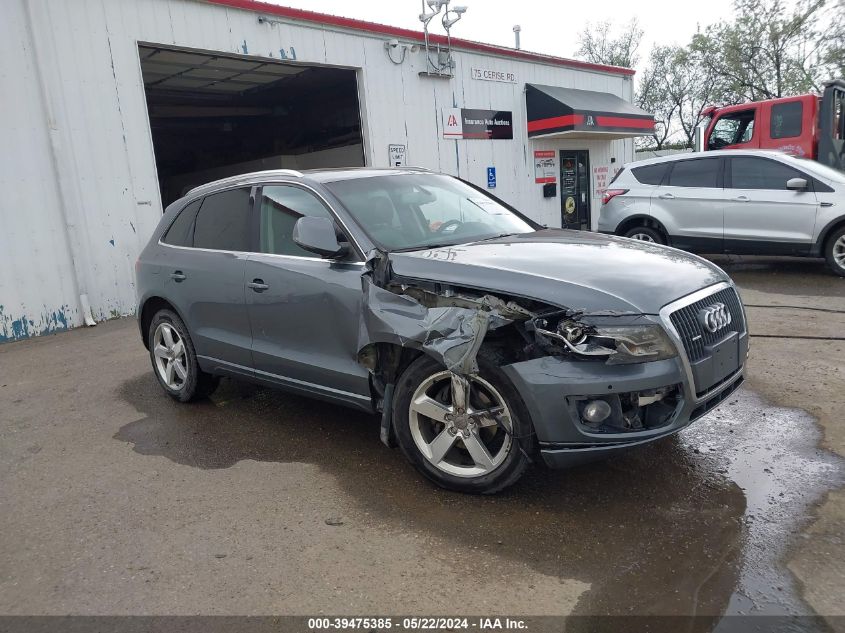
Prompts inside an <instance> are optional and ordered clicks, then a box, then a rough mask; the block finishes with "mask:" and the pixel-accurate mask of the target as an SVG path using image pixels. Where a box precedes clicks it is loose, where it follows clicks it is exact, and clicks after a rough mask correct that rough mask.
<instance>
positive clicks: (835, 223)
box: [812, 216, 845, 257]
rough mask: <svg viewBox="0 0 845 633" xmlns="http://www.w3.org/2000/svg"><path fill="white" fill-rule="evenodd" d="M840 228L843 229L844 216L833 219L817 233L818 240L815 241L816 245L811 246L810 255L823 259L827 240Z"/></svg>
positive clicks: (844, 225)
mask: <svg viewBox="0 0 845 633" xmlns="http://www.w3.org/2000/svg"><path fill="white" fill-rule="evenodd" d="M842 227H845V216H841V217H838V218H835V219H833V220H831V221H830V222H828V224H827V226H825V227H824V228H823V229H822V230H821V232H820V233H819V239H818V240H816V243H815V245H814V246H813V251H812V254H813V255H816V256H821V257H824V253H825V249H826V248H827V240H828V239H829V238H830V236H831V235H833V234H834V233H836V231H838V230H839V229H841V228H842Z"/></svg>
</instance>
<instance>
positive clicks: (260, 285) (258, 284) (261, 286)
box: [246, 279, 270, 292]
mask: <svg viewBox="0 0 845 633" xmlns="http://www.w3.org/2000/svg"><path fill="white" fill-rule="evenodd" d="M246 287H247V288H252V289H253V290H255V292H264V291H265V290H267V289H268V288H269V287H270V286H268V285H267V284H265V283H264V280H263V279H253V280H252V281H251V282H249V283H248V284H247V285H246Z"/></svg>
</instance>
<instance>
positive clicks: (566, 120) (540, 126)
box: [528, 114, 654, 132]
mask: <svg viewBox="0 0 845 633" xmlns="http://www.w3.org/2000/svg"><path fill="white" fill-rule="evenodd" d="M594 119H595V122H596V125H595V127H596V130H597V131H601V128H604V127H616V128H619V127H622V128H631V129H635V130H651V129H654V119H635V118H630V117H619V116H596V117H594ZM583 124H584V115H583V114H567V115H564V116H555V117H551V118H548V119H537V120H536V121H529V122H528V131H529V132H542V131H544V130H552V129H556V128H560V127H569V126H572V125H583Z"/></svg>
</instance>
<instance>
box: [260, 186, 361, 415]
mask: <svg viewBox="0 0 845 633" xmlns="http://www.w3.org/2000/svg"><path fill="white" fill-rule="evenodd" d="M303 216H319V217H329V218H333V219H334V216H333V214H332V212H331V211H330V209H329V208H328V206H327V205H326V203H325V202H324V201H323V200H322V198H321V197H319V196H318V195H317V194H316V193H315V192H313V191H312V190H310V189H308V188H305V187H301V186H298V185H294V184H285V185H282V184H279V185H265V186H264V187H263V188H262V189H261V190H260V192H258V196H257V203H256V220H257V222H258V231H259V235H260V238H259V246H258V248H257V250H258V251H259V252H257V253H253V254H252V255H251V256H250V258H249V261H248V262H247V263H246V283H247V300H246V301H247V309H248V312H249V320H250V323H251V326H252V358H253V363H254V367H255V373H256V377H257V378H261V379H263V380H265V381H268V382H272V383H277V384H280V385H283V386H286V387H288V388H291V389H295V390H299V391H304V392H307V393H309V394H312V395H313V394H315V393H316V394H320V393H322V394H324V395H327V396H330V397H332V398H339V399H341V400H347V401H349V402H352V403H358V404H367V403H369V402H370V387H369V376H368V373H367V370H366V369H364V367H362V366H361V365H360V364H359V363H358V360H357V353H358V328H359V323H360V318H361V300H362V291H361V273H362V272H363V262H362V261H360V259H359V258H358V257H356V256H355V255H350V256H348V257H344V258H341V259H338V260H329V259H322V258H321V257H320V256H318V255H315V254H314V253H310V252H308V251H305V250H303V249H301V248H300V247H299V246H298V245H297V244H296V243H295V242H294V241H293V227H294V224H295V223H296V221H297V220H298V219H299V218H301V217H303Z"/></svg>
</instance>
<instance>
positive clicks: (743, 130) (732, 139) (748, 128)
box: [707, 110, 754, 149]
mask: <svg viewBox="0 0 845 633" xmlns="http://www.w3.org/2000/svg"><path fill="white" fill-rule="evenodd" d="M752 136H754V110H743V111H742V112H731V113H730V114H724V115H722V116H721V117H719V119H718V120H717V121H716V125H714V126H713V131H712V132H710V138H709V140H708V141H707V149H721V148H722V147H727V146H728V145H737V144H739V143H747V142H748V141H750V140H751V137H752Z"/></svg>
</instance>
